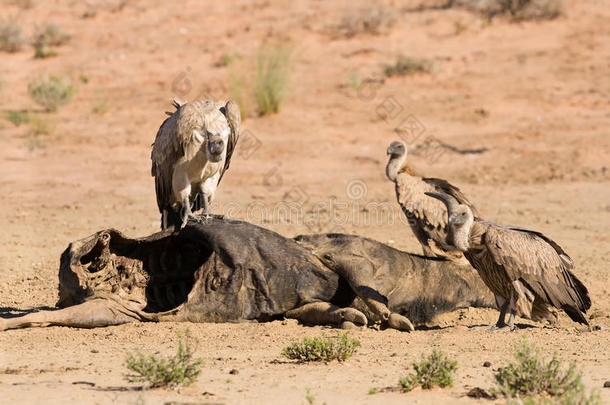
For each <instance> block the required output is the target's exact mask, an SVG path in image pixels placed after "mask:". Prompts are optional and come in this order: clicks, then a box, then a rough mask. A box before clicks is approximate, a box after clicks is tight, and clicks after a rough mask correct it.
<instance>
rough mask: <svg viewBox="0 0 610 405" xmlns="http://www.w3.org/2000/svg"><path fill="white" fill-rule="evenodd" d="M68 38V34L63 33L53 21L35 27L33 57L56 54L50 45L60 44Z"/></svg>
mask: <svg viewBox="0 0 610 405" xmlns="http://www.w3.org/2000/svg"><path fill="white" fill-rule="evenodd" d="M69 40H70V35H68V34H66V33H64V32H63V31H62V29H61V26H60V25H58V24H54V23H49V24H46V25H44V26H42V27H38V28H37V29H36V33H35V34H34V40H33V41H32V45H34V57H35V58H48V57H51V56H55V55H57V52H55V51H54V50H53V49H52V47H54V46H61V45H63V44H65V43H66V42H68V41H69Z"/></svg>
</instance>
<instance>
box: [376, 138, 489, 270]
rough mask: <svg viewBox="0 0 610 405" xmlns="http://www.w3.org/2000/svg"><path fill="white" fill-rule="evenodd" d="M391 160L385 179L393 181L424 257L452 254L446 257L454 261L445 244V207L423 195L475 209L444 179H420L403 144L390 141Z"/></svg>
mask: <svg viewBox="0 0 610 405" xmlns="http://www.w3.org/2000/svg"><path fill="white" fill-rule="evenodd" d="M387 153H388V155H390V159H389V161H388V164H387V166H386V175H387V177H388V179H390V180H391V181H393V182H394V184H395V188H396V198H397V200H398V204H400V206H401V208H402V211H403V212H404V214H405V215H406V217H407V220H408V221H409V225H410V226H411V229H412V230H413V233H414V234H415V236H416V237H417V240H418V241H419V243H420V244H421V245H422V249H423V252H424V255H426V256H444V253H447V252H450V251H453V252H451V253H450V254H449V256H453V258H455V256H456V253H457V255H458V256H459V257H461V254H459V253H458V252H455V248H453V247H452V246H451V245H449V244H447V243H446V240H447V215H446V213H445V206H444V205H443V204H442V203H441V202H439V201H436V200H433V199H431V198H429V197H427V196H426V195H425V193H426V192H437V193H438V192H442V193H447V194H449V195H451V196H453V197H454V198H455V199H457V200H458V201H459V202H460V203H462V204H466V205H468V206H469V207H470V208H471V209H472V211H473V212H474V213H475V215H478V214H477V210H476V208H475V207H474V206H473V205H472V204H471V203H470V201H468V199H467V198H466V196H464V194H463V193H462V192H461V191H460V189H459V188H457V187H455V186H453V185H451V184H450V183H449V182H447V181H446V180H443V179H435V178H429V177H428V178H427V177H420V176H419V175H417V174H416V173H415V171H414V170H413V169H412V168H411V167H409V166H408V165H407V164H406V160H407V148H406V146H405V144H404V143H402V142H399V141H396V142H392V144H390V146H389V147H388V150H387ZM430 241H433V242H434V244H435V245H436V246H437V247H438V248H439V249H440V250H441V254H437V253H435V251H434V250H433V249H432V247H431V246H430V245H431V243H430Z"/></svg>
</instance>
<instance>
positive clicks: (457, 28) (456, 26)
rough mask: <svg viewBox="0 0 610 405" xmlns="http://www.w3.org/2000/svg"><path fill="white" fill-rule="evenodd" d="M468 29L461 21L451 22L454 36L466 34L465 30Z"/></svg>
mask: <svg viewBox="0 0 610 405" xmlns="http://www.w3.org/2000/svg"><path fill="white" fill-rule="evenodd" d="M467 29H468V26H467V25H466V24H464V23H463V22H461V21H454V22H453V31H454V32H455V35H460V34H461V33H463V32H466V30H467Z"/></svg>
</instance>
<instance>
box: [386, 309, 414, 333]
mask: <svg viewBox="0 0 610 405" xmlns="http://www.w3.org/2000/svg"><path fill="white" fill-rule="evenodd" d="M388 326H389V327H390V328H393V329H398V330H406V331H407V332H413V331H414V330H415V328H414V327H413V324H412V323H411V321H410V320H409V318H407V317H405V316H402V315H400V314H395V313H392V314H390V317H389V318H388Z"/></svg>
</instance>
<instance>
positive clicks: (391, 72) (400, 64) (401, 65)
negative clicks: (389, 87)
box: [383, 56, 432, 77]
mask: <svg viewBox="0 0 610 405" xmlns="http://www.w3.org/2000/svg"><path fill="white" fill-rule="evenodd" d="M431 70H432V61H430V60H429V59H418V58H411V57H407V56H400V57H399V58H398V60H397V61H396V63H394V64H387V65H385V66H384V68H383V73H384V74H385V75H386V76H387V77H392V76H405V75H411V74H414V73H429V72H430V71H431Z"/></svg>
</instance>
